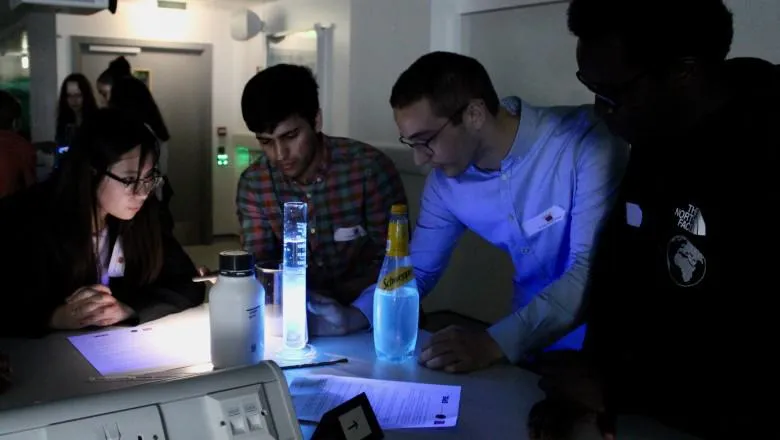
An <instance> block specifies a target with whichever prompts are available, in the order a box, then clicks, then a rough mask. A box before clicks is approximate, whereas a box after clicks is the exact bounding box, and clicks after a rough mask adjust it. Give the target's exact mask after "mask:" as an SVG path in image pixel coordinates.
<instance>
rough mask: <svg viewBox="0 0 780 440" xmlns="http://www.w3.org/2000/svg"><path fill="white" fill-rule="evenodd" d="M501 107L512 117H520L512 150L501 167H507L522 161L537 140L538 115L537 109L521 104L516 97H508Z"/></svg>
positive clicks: (502, 101)
mask: <svg viewBox="0 0 780 440" xmlns="http://www.w3.org/2000/svg"><path fill="white" fill-rule="evenodd" d="M501 105H502V106H503V107H504V108H505V109H506V110H507V111H509V113H512V114H513V115H518V114H519V115H520V125H518V127H517V134H515V140H514V142H513V143H512V148H511V149H510V150H509V153H508V154H507V155H506V157H505V158H504V160H502V161H501V165H502V166H504V165H509V164H511V163H513V162H514V161H516V160H522V159H523V158H524V157H525V156H526V154H528V152H529V151H531V148H533V146H534V143H536V142H537V141H538V140H539V128H540V127H539V114H538V112H537V109H536V108H534V107H532V106H530V105H528V104H527V103H525V102H523V101H522V100H521V99H520V98H518V97H517V96H509V97H507V98H504V99H503V100H501Z"/></svg>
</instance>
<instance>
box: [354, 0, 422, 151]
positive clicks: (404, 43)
mask: <svg viewBox="0 0 780 440" xmlns="http://www.w3.org/2000/svg"><path fill="white" fill-rule="evenodd" d="M430 17H431V7H430V2H429V1H426V0H392V1H387V0H370V1H368V0H353V1H352V21H351V25H352V41H351V43H352V45H351V47H350V54H351V55H350V88H349V95H350V126H349V128H350V131H349V132H350V135H351V136H353V137H355V138H357V139H361V140H364V141H370V142H375V143H379V144H383V145H384V144H387V143H393V144H395V143H397V139H398V128H397V127H396V125H395V122H394V121H393V112H392V110H391V108H390V104H389V103H388V100H389V99H390V90H391V88H392V87H393V84H394V83H395V81H396V79H398V75H400V74H401V72H402V71H403V70H405V69H406V68H407V67H409V65H410V64H412V62H414V60H416V59H417V58H419V57H420V56H421V55H423V54H425V53H426V52H428V48H429V46H430V41H429V40H430Z"/></svg>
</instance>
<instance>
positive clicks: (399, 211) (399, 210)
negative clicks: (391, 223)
mask: <svg viewBox="0 0 780 440" xmlns="http://www.w3.org/2000/svg"><path fill="white" fill-rule="evenodd" d="M390 214H395V215H403V214H406V205H393V206H392V207H391V208H390Z"/></svg>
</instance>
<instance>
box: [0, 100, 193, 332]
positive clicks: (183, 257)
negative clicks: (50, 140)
mask: <svg viewBox="0 0 780 440" xmlns="http://www.w3.org/2000/svg"><path fill="white" fill-rule="evenodd" d="M158 160H159V145H158V141H157V138H156V137H155V136H154V134H153V133H152V132H151V131H150V130H149V129H148V128H147V127H146V126H145V125H144V124H143V122H141V121H140V120H138V119H137V118H135V117H132V116H129V115H128V114H127V113H125V112H122V111H120V110H117V109H102V110H99V111H98V112H97V114H96V116H95V118H94V119H93V120H91V121H87V124H86V125H85V126H84V127H82V129H81V130H79V132H78V134H77V135H76V138H75V139H74V142H73V145H72V146H71V150H70V151H69V154H68V155H67V156H66V158H65V159H64V160H63V163H62V166H61V167H60V168H59V169H57V170H56V171H55V173H54V174H53V175H52V177H51V179H49V180H48V181H46V182H44V183H42V184H40V185H37V186H35V187H33V188H31V189H30V190H28V191H25V192H22V193H19V194H18V195H16V196H13V197H11V198H9V199H7V200H3V202H2V204H0V242H2V246H0V279H2V281H0V292H1V293H2V297H3V298H4V302H5V303H4V304H3V306H2V307H0V337H3V336H36V335H42V334H46V333H47V332H49V331H53V330H75V329H82V328H87V327H103V326H110V325H116V324H137V323H140V322H144V321H149V320H152V319H157V318H160V317H162V316H165V315H168V314H170V313H175V312H179V311H182V310H185V309H187V308H190V307H194V306H196V305H198V304H201V303H202V302H203V299H204V293H205V292H204V286H203V285H202V284H196V283H193V282H192V277H193V276H196V275H197V271H196V269H195V267H194V265H193V263H192V261H191V260H190V258H189V257H188V256H187V254H186V253H185V252H184V250H183V249H182V247H181V246H180V245H179V243H178V242H177V241H176V239H175V238H174V237H173V236H172V235H171V233H170V229H168V228H165V227H163V226H161V211H160V202H159V200H158V199H157V197H154V196H153V195H151V196H150V194H152V193H153V191H154V190H155V189H156V188H157V187H158V186H159V185H161V184H162V181H163V179H162V177H161V175H160V173H159V171H158V170H157V163H158Z"/></svg>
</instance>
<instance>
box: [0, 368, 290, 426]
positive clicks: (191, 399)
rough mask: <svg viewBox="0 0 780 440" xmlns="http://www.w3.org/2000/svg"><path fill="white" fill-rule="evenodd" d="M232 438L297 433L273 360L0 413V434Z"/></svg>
mask: <svg viewBox="0 0 780 440" xmlns="http://www.w3.org/2000/svg"><path fill="white" fill-rule="evenodd" d="M234 439H235V440H298V439H303V435H302V433H301V429H300V426H299V424H298V421H297V419H296V416H295V410H294V408H293V405H292V400H291V399H290V393H289V390H288V387H287V381H286V380H285V378H284V374H283V373H282V370H281V369H280V368H279V367H278V366H277V365H276V364H275V363H273V362H271V361H265V362H262V363H260V364H258V365H253V366H249V367H244V368H237V369H228V370H221V371H215V372H212V373H207V374H203V375H199V376H189V377H186V378H182V379H177V380H171V381H166V382H154V383H145V384H140V385H137V386H132V387H129V388H122V389H118V390H113V391H107V392H102V393H97V394H88V395H82V396H77V397H73V398H70V399H65V400H58V401H52V402H43V403H39V404H35V405H30V406H25V407H20V408H13V409H9V410H6V411H2V412H0V440H234Z"/></svg>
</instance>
